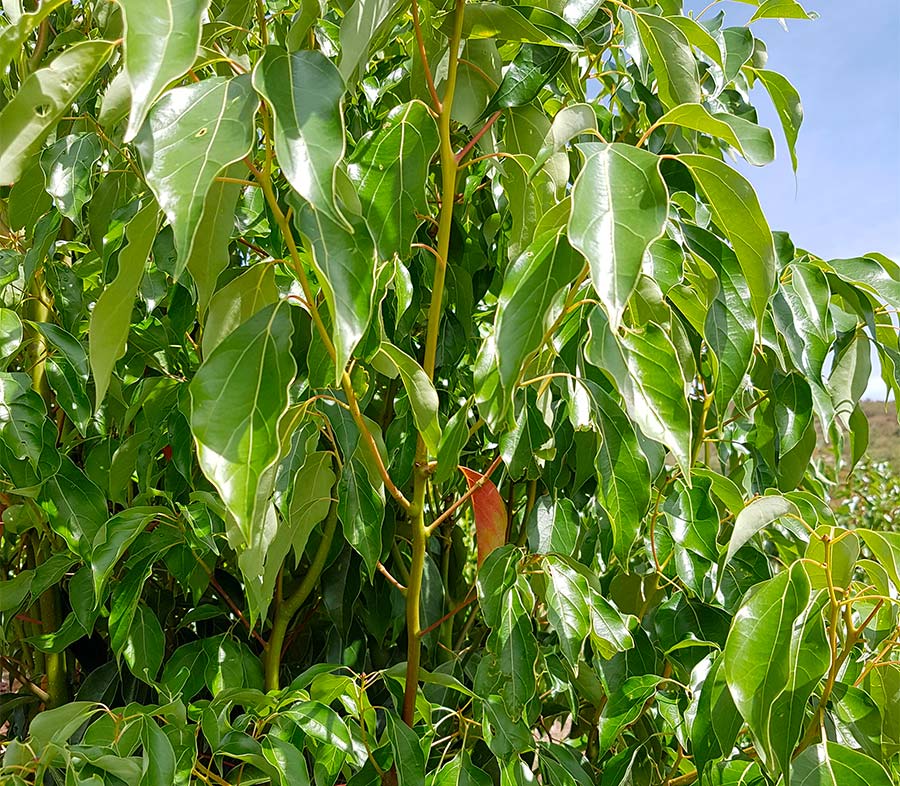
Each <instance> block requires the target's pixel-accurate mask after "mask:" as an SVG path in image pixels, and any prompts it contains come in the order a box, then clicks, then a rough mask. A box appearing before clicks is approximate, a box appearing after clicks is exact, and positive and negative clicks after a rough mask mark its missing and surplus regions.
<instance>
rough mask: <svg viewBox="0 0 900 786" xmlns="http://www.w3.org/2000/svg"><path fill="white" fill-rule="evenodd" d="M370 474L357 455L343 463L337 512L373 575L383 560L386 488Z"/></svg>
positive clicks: (354, 545) (348, 537)
mask: <svg viewBox="0 0 900 786" xmlns="http://www.w3.org/2000/svg"><path fill="white" fill-rule="evenodd" d="M378 484H379V485H378V486H376V485H375V482H374V481H373V480H372V479H371V477H370V476H369V473H368V471H367V469H366V467H365V465H364V464H363V462H362V461H361V460H360V459H359V458H358V457H357V456H354V457H353V458H351V459H350V461H346V462H345V463H344V467H343V469H342V470H341V477H340V480H339V481H338V488H337V498H338V504H337V514H338V518H339V519H340V520H341V524H342V525H343V528H344V537H345V538H347V542H348V543H349V544H350V545H351V546H353V548H354V549H356V551H357V552H359V555H360V556H361V557H362V558H363V562H364V563H365V565H366V571H367V573H368V575H369V577H370V578H371V576H372V575H373V574H374V573H375V565H376V563H377V562H378V560H379V559H381V549H382V540H381V525H382V521H383V520H384V490H383V488H382V487H381V485H380V480H379V481H378Z"/></svg>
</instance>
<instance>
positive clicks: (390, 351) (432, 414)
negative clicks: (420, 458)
mask: <svg viewBox="0 0 900 786" xmlns="http://www.w3.org/2000/svg"><path fill="white" fill-rule="evenodd" d="M379 351H380V352H381V353H382V354H383V355H385V356H386V357H387V359H388V360H389V361H390V363H391V364H393V366H394V367H395V368H396V369H397V373H398V374H399V375H400V379H402V380H403V387H404V388H406V395H407V396H409V403H410V407H411V408H412V413H413V421H414V422H415V424H416V428H417V429H418V430H419V434H420V435H421V437H422V439H423V441H424V442H425V446H426V447H427V448H428V450H429V452H430V453H431V454H432V455H437V452H438V447H439V445H440V442H441V424H440V423H439V422H438V404H439V401H438V395H437V391H435V389H434V385H433V384H432V382H431V380H430V379H429V378H428V375H427V374H426V373H425V371H424V370H423V369H422V367H421V366H420V365H419V364H418V363H417V362H416V361H415V359H414V358H411V357H410V356H409V355H407V354H406V353H405V352H403V351H402V350H401V349H398V348H397V347H395V346H394V345H393V344H388V343H383V344H382V345H381V348H380V350H379Z"/></svg>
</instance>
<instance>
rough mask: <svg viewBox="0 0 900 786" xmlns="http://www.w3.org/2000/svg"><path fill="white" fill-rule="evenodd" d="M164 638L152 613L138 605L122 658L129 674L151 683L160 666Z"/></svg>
mask: <svg viewBox="0 0 900 786" xmlns="http://www.w3.org/2000/svg"><path fill="white" fill-rule="evenodd" d="M165 650H166V637H165V634H164V633H163V629H162V626H161V625H160V624H159V619H158V618H157V616H156V614H154V613H153V611H152V610H151V609H150V608H149V607H147V606H144V605H139V606H138V607H137V611H136V612H135V615H134V620H132V622H131V628H130V629H129V631H128V637H127V639H126V641H125V646H124V648H123V650H122V657H123V658H124V659H125V663H127V664H128V668H129V669H131V673H132V674H134V676H135V677H137V678H138V679H141V680H144V681H145V682H151V683H152V682H153V681H154V680H155V679H156V675H157V673H158V672H159V667H160V666H161V665H162V661H163V656H164V655H165Z"/></svg>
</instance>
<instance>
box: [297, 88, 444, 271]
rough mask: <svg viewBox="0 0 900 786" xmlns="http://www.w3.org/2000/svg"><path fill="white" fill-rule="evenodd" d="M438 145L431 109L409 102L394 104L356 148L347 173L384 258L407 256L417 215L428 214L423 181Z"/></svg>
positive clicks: (416, 224) (377, 248) (376, 245)
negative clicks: (392, 108)
mask: <svg viewBox="0 0 900 786" xmlns="http://www.w3.org/2000/svg"><path fill="white" fill-rule="evenodd" d="M437 148H438V133H437V125H436V124H435V122H434V118H433V117H432V116H431V113H430V112H429V110H428V107H426V106H425V104H423V103H422V102H421V101H410V102H409V103H408V104H402V105H400V106H398V107H396V108H395V109H394V110H393V111H392V112H391V113H390V114H389V115H388V116H387V117H386V118H385V119H384V121H383V123H382V125H381V127H380V128H379V129H378V130H377V131H373V132H370V133H369V134H367V135H366V136H365V137H363V138H362V139H361V140H360V141H359V143H358V144H357V146H356V149H355V150H354V151H353V155H352V157H351V158H350V161H349V162H348V164H347V174H348V175H349V176H350V180H351V181H352V182H353V184H354V185H355V186H356V189H357V191H358V193H359V199H360V201H361V202H362V206H363V217H364V218H365V219H366V224H367V225H368V227H369V231H370V232H371V234H372V237H373V238H374V240H375V248H376V250H377V252H378V257H379V258H380V259H390V258H391V257H392V256H394V255H395V254H398V255H400V257H406V256H408V255H409V251H410V243H411V242H412V238H413V235H414V234H415V231H416V229H417V228H418V227H419V224H420V223H421V221H420V220H419V218H418V216H419V215H426V214H427V213H428V203H427V200H426V194H425V185H426V183H427V180H428V167H429V164H430V162H431V159H432V158H433V157H434V154H435V152H436V151H437ZM311 201H313V200H311Z"/></svg>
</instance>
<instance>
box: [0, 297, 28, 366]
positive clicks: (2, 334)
mask: <svg viewBox="0 0 900 786" xmlns="http://www.w3.org/2000/svg"><path fill="white" fill-rule="evenodd" d="M23 335H24V331H23V329H22V320H21V319H19V315H18V314H17V313H16V312H15V311H13V310H12V309H11V308H0V362H2V361H4V360H6V359H7V358H9V357H11V356H12V355H13V353H14V352H16V351H17V350H18V349H19V347H20V346H21V345H22V337H23ZM2 368H3V366H0V370H2Z"/></svg>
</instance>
